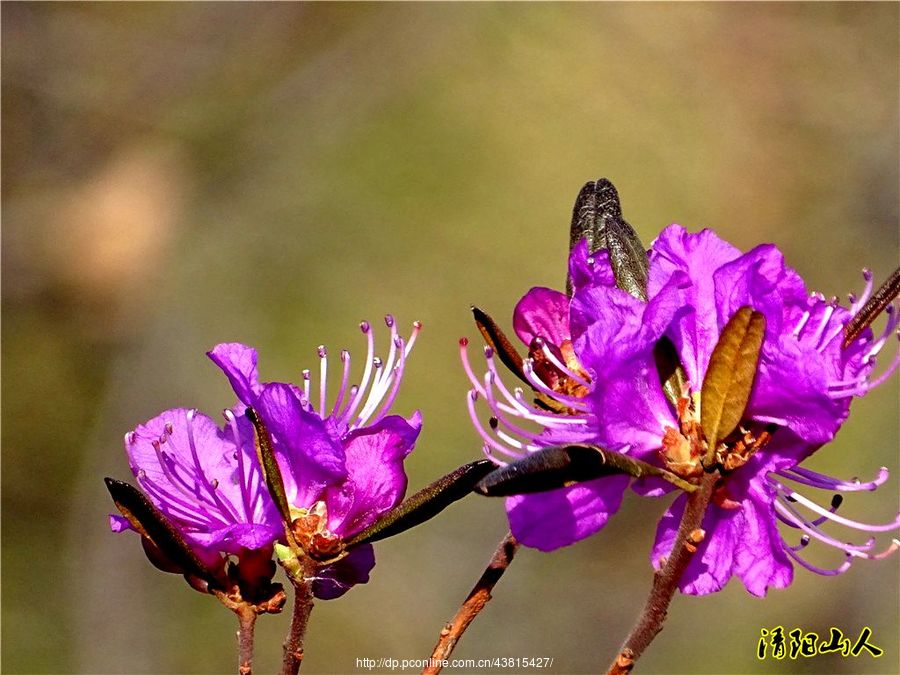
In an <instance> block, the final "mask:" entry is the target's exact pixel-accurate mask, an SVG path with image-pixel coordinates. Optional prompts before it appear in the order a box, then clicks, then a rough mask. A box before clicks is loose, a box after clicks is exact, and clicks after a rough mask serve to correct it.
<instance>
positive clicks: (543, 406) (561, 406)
mask: <svg viewBox="0 0 900 675" xmlns="http://www.w3.org/2000/svg"><path fill="white" fill-rule="evenodd" d="M468 344H469V341H468V340H467V339H466V338H462V339H460V341H459V345H460V356H461V358H462V363H463V368H464V370H465V372H466V375H467V376H468V378H469V381H470V382H471V383H472V387H473V388H472V389H470V390H469V392H468V395H467V403H468V408H469V415H470V417H471V418H472V422H473V424H474V426H475V429H476V430H477V431H478V433H479V434H480V435H481V438H482V440H483V441H484V445H483V446H482V450H483V452H484V454H485V456H486V457H487V458H488V459H490V460H491V461H493V462H494V463H495V464H497V465H499V466H506V464H507V461H506V459H502V458H500V457H498V456H497V453H499V454H500V455H502V456H504V457H505V458H507V459H509V460H511V461H515V460H517V459H521V458H522V457H523V456H525V454H526V453H529V452H534V451H536V450H539V449H540V448H541V447H545V446H546V445H547V444H548V443H547V441H546V440H544V439H542V438H541V436H542V435H543V434H545V433H547V432H553V431H557V432H563V431H564V432H565V433H566V438H567V440H568V441H571V442H574V441H576V440H588V439H589V438H590V434H589V433H587V431H586V430H587V427H588V426H589V425H590V421H591V419H592V418H593V415H592V414H591V413H590V412H589V411H588V406H587V405H586V403H585V402H584V400H583V396H584V395H585V394H586V393H587V392H588V391H589V390H590V387H591V382H590V378H589V376H588V375H587V373H586V372H585V371H584V370H583V369H582V368H581V367H580V366H579V365H577V362H573V359H574V354H572V356H571V358H566V361H567V362H565V363H564V362H563V360H561V359H560V358H559V357H557V355H556V354H555V353H554V351H553V349H551V348H550V346H548V345H547V344H546V342H545V341H544V340H542V339H540V338H536V339H535V340H534V341H533V342H532V349H531V355H530V356H529V358H527V359H525V360H524V361H523V364H522V376H523V377H524V378H525V380H526V381H527V382H528V384H529V385H530V386H531V388H532V389H533V391H534V392H535V394H536V396H537V399H536V400H535V401H531V400H529V399H528V397H527V396H526V394H525V391H524V390H523V389H522V388H521V387H515V388H514V389H513V390H512V391H510V390H509V389H508V388H507V386H506V385H505V384H504V383H503V380H502V378H501V377H500V374H499V373H498V372H497V364H496V359H495V355H494V350H493V348H491V347H485V348H484V357H485V360H486V362H487V372H486V373H485V374H484V377H483V378H479V377H477V376H476V375H475V373H474V371H473V369H472V366H471V363H470V362H469V356H468ZM551 366H552V369H551V368H550V367H551ZM479 399H484V401H485V402H486V403H487V406H488V408H489V409H490V412H491V416H490V419H489V422H488V428H485V426H484V425H483V424H482V422H481V420H480V418H479V416H478V412H477V410H476V407H475V404H476V402H477V401H478V400H479ZM554 411H555V412H554ZM560 413H562V414H560ZM523 425H524V426H523ZM579 436H582V437H583V438H581V439H578V437H579Z"/></svg>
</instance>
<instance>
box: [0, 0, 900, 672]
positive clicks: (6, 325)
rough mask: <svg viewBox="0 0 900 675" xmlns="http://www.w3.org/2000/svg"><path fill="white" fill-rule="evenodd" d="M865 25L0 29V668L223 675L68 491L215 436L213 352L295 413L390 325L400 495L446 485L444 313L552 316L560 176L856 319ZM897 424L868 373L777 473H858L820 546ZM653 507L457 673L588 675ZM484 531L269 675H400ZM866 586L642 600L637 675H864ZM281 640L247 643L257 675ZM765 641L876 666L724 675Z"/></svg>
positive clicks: (786, 667)
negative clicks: (253, 365)
mask: <svg viewBox="0 0 900 675" xmlns="http://www.w3.org/2000/svg"><path fill="white" fill-rule="evenodd" d="M898 27H900V5H898V4H896V3H885V4H856V3H850V4H817V3H816V4H789V5H779V4H527V5H525V4H522V5H511V4H458V5H447V4H385V5H380V4H379V5H375V4H230V3H225V4H219V3H189V4H154V3H150V4H143V3H141V4H131V3H128V4H93V3H88V4H68V3H60V4H55V3H54V4H51V3H47V4H44V3H34V4H32V3H4V5H3V24H2V38H3V41H2V43H3V44H2V56H3V72H2V86H3V88H2V105H3V132H4V133H3V158H2V159H3V164H2V169H3V186H2V187H3V193H2V196H3V207H4V208H3V216H4V229H3V250H2V255H3V279H2V281H3V324H2V330H3V334H2V337H3V343H2V356H3V366H4V371H3V382H2V394H3V439H2V440H3V456H2V495H3V504H2V506H3V509H2V536H3V539H2V564H3V568H2V569H3V597H2V600H3V606H2V609H3V615H2V619H3V621H2V645H3V668H4V671H5V672H9V673H71V672H75V673H220V672H230V671H233V670H234V664H235V662H236V656H235V649H234V630H235V628H236V622H235V621H234V618H233V616H232V615H231V614H230V613H228V612H227V611H225V610H224V609H223V608H221V607H220V606H219V605H218V604H217V603H216V602H215V601H214V600H213V599H211V598H209V597H207V596H202V595H200V594H198V593H195V592H193V591H191V590H189V589H188V587H187V586H186V585H185V584H184V583H183V581H182V580H181V579H179V578H178V577H176V576H173V575H164V574H161V573H159V572H157V571H156V570H154V569H153V568H152V567H151V566H150V564H149V563H148V562H147V561H146V559H145V558H144V556H143V553H142V552H141V550H140V546H139V545H138V539H137V537H135V536H125V535H119V536H117V535H113V534H111V533H110V532H109V531H108V527H107V520H106V516H107V513H109V511H110V510H111V508H112V504H111V502H110V500H109V498H108V495H107V493H106V490H105V488H104V485H103V481H102V478H103V476H105V475H111V476H115V477H118V478H130V472H129V471H128V468H127V463H126V460H125V455H124V451H123V448H122V442H121V438H122V435H123V434H124V433H125V432H126V431H127V430H129V429H130V428H132V427H133V426H134V425H136V424H137V423H139V422H142V421H144V420H146V419H147V418H149V417H151V416H153V415H155V414H156V413H158V412H159V411H161V410H163V409H165V408H169V407H174V406H196V407H198V408H200V409H202V410H204V411H206V412H207V413H210V414H213V415H218V411H219V410H221V409H222V408H223V407H225V406H227V405H230V404H231V402H232V394H231V392H230V388H229V386H228V383H227V381H226V380H225V378H223V377H222V376H221V375H220V374H219V373H218V372H217V370H216V368H215V367H214V366H213V365H212V364H211V363H210V362H209V361H208V360H207V359H206V357H205V356H204V352H205V351H206V350H207V349H209V348H210V347H211V346H212V345H213V344H215V343H217V342H221V341H231V340H240V341H244V342H247V343H249V344H251V345H255V346H257V347H258V348H259V349H260V351H261V367H262V375H263V378H264V379H269V380H271V379H281V380H284V379H295V378H296V377H297V376H298V374H299V372H300V370H301V369H302V368H304V367H310V366H312V365H314V364H315V363H316V358H315V347H316V345H318V344H320V343H325V344H327V345H330V346H331V347H332V348H333V349H339V348H341V347H348V348H350V349H351V350H354V353H357V354H358V353H360V352H361V350H362V349H363V341H362V339H361V338H360V335H359V333H358V330H357V328H356V324H357V322H358V321H359V320H360V319H362V318H368V319H370V320H372V321H375V320H378V318H379V317H380V315H382V314H384V313H385V312H388V311H390V312H393V313H394V314H395V315H396V316H397V318H398V321H399V322H400V324H401V325H402V326H407V327H408V326H409V324H410V323H411V322H412V321H413V320H415V319H418V320H421V321H422V322H423V323H424V326H425V329H424V331H423V333H422V335H421V336H420V341H419V343H418V346H417V347H416V349H415V351H414V353H413V355H412V359H411V361H410V364H409V368H408V370H407V375H406V378H405V382H404V388H403V391H402V395H401V397H400V399H399V401H398V404H397V408H396V410H397V411H399V412H409V411H411V410H412V409H413V408H415V407H418V408H421V410H422V412H423V414H424V417H425V429H424V432H423V435H422V437H421V439H420V442H419V445H418V447H417V449H416V451H415V453H414V454H413V455H412V456H411V457H410V459H409V460H408V467H409V475H410V487H411V488H413V489H417V488H418V487H420V486H422V485H423V484H425V483H426V482H428V481H430V480H432V479H434V478H435V477H437V476H438V475H441V474H443V473H445V472H447V471H449V470H451V469H453V468H455V467H456V466H458V465H460V464H462V463H464V462H467V461H470V460H472V459H474V458H477V457H478V456H479V447H480V444H479V441H478V439H477V436H476V434H475V432H474V431H473V430H472V429H471V427H470V423H469V420H468V416H467V413H466V410H465V403H464V401H465V392H466V390H467V383H466V380H465V377H464V375H463V373H462V369H461V367H460V365H459V361H458V357H457V340H458V338H459V337H460V336H462V335H467V336H469V337H470V338H473V339H474V338H475V337H476V336H477V333H476V331H475V329H474V328H473V326H472V324H471V320H470V315H469V311H468V307H469V304H470V303H478V304H479V305H480V306H481V307H483V308H485V309H486V310H488V311H489V312H491V313H492V314H493V315H494V316H495V317H496V318H497V319H498V320H499V321H501V323H503V325H505V326H507V327H508V326H509V321H510V319H509V317H510V315H511V311H512V308H513V306H514V305H515V303H516V301H517V300H518V298H519V297H520V296H521V295H522V293H523V292H524V291H525V290H527V289H528V288H529V287H530V286H533V285H550V286H554V287H561V286H562V284H563V283H564V275H565V260H566V245H567V236H568V222H569V217H570V212H571V211H570V210H571V206H572V202H573V200H574V198H575V195H576V194H577V192H578V189H579V188H580V187H581V185H582V184H583V183H584V182H585V181H587V180H590V179H594V178H596V177H598V176H601V175H602V176H608V177H610V178H611V179H612V180H613V181H614V182H615V184H616V185H617V187H618V188H619V191H620V194H621V197H622V201H623V206H624V211H625V215H626V218H627V219H628V220H629V221H630V222H631V224H632V225H634V226H635V228H636V229H637V230H638V232H639V233H640V235H641V236H642V238H643V239H644V241H645V243H648V244H649V242H650V241H652V239H653V237H654V236H655V233H657V232H658V231H659V230H660V229H661V228H662V227H663V226H665V225H666V224H668V223H670V222H680V223H682V224H684V225H686V226H687V227H689V228H690V229H694V230H697V229H700V228H702V227H707V226H709V227H714V228H716V229H717V230H718V232H719V233H720V234H721V235H722V236H723V237H725V238H726V239H728V240H730V241H731V242H733V243H734V244H735V245H737V246H739V247H741V248H743V249H749V248H751V247H752V246H754V245H756V244H757V243H759V242H761V241H772V242H775V243H777V244H778V245H779V246H780V247H781V248H782V249H783V250H784V251H785V253H786V256H787V258H788V261H789V262H790V263H791V264H792V265H794V266H795V267H796V268H797V269H798V270H799V271H800V273H801V274H802V275H803V276H804V277H805V279H806V280H807V282H808V284H809V286H810V288H812V289H817V290H820V291H822V292H823V293H825V294H826V295H835V294H838V295H842V296H843V295H844V294H845V293H846V292H847V291H851V290H854V291H855V290H859V289H860V287H861V277H860V274H859V270H860V268H862V267H863V266H866V265H867V266H870V267H872V268H873V269H874V270H875V272H876V276H877V278H878V279H879V280H881V279H883V278H885V277H886V276H887V275H888V274H889V273H890V272H891V271H892V270H893V269H894V268H895V267H896V266H897V263H898V257H900V256H898V249H900V237H898V209H900V197H898V185H900V180H898V178H900V177H898V156H900V123H898V110H900V98H898V97H900V93H898V92H900V78H898V63H900V45H898ZM381 335H382V336H383V334H381ZM892 353H893V352H892V350H889V351H888V354H892ZM898 393H900V379H898V378H897V377H896V376H895V377H894V378H893V379H892V380H891V381H890V382H889V383H888V384H887V385H885V386H883V387H881V389H880V390H878V391H876V392H875V393H873V394H872V395H870V396H869V397H867V398H866V399H864V400H861V401H859V402H857V403H856V404H855V405H854V414H853V416H852V418H851V420H850V421H849V422H848V424H847V425H846V426H845V428H844V429H843V431H842V432H841V434H840V435H839V437H838V440H837V442H835V443H834V444H832V445H831V446H830V447H827V448H826V449H825V450H823V451H822V452H820V453H819V454H818V455H817V456H816V457H815V458H814V459H813V460H812V461H811V462H810V464H809V466H810V467H811V468H818V469H820V470H825V471H831V472H834V473H837V474H839V475H842V476H844V477H847V478H849V477H851V476H853V475H859V476H862V477H869V476H872V475H874V474H875V472H876V470H877V468H878V467H879V466H881V465H886V466H888V467H889V468H891V470H892V472H893V476H892V479H891V482H889V483H888V484H887V485H886V486H885V487H884V488H882V489H881V490H880V491H879V492H877V493H875V494H868V493H866V494H856V495H851V496H849V498H848V499H847V500H846V502H845V505H844V507H842V512H843V513H844V514H845V515H848V516H850V517H859V518H862V519H865V520H867V521H869V522H874V521H881V522H883V521H887V520H890V518H891V517H892V516H893V515H894V514H895V513H896V511H895V510H896V508H897V485H898V476H900V474H898V444H900V439H898V406H900V404H898ZM666 501H667V500H666ZM665 505H666V503H665V502H664V501H661V500H660V501H657V500H639V499H638V498H636V497H634V496H630V497H628V498H626V501H625V504H624V506H623V509H622V512H621V514H620V515H619V516H618V517H617V518H615V519H614V521H613V522H612V523H611V525H610V526H609V527H607V528H606V529H605V530H604V531H603V532H601V533H600V534H599V535H597V536H595V537H593V538H591V539H589V540H587V541H584V542H581V543H579V544H577V545H575V546H572V547H569V548H566V549H564V550H560V551H558V552H555V553H552V554H540V553H538V552H536V551H532V550H523V551H522V552H521V553H520V555H519V556H518V558H517V560H516V561H515V562H514V564H513V566H512V567H511V568H510V570H509V572H508V573H507V575H506V577H504V578H503V580H502V581H501V582H500V584H499V586H498V587H497V589H496V593H495V599H494V600H493V602H492V603H491V604H490V605H489V606H488V607H487V609H486V610H485V612H484V613H483V614H482V615H481V616H480V617H479V618H478V619H477V621H476V622H475V624H474V625H473V627H472V628H471V630H470V631H469V633H468V634H467V635H466V636H465V638H464V639H463V641H462V642H461V643H460V646H459V648H458V649H457V651H456V653H455V656H456V657H459V658H489V657H505V656H531V657H540V656H547V657H553V658H554V665H553V669H552V670H553V672H559V673H587V672H596V671H597V670H599V669H600V668H603V667H605V665H606V664H607V663H608V661H609V659H610V658H611V657H612V656H613V654H614V653H615V651H616V649H617V648H618V646H619V644H620V643H621V641H622V639H623V638H624V636H625V635H626V633H627V631H628V629H629V628H630V627H631V625H632V623H633V621H634V618H635V616H636V614H637V610H638V608H639V607H640V605H641V604H642V603H643V601H644V598H645V596H646V592H647V590H648V588H649V583H650V571H649V565H648V552H649V549H650V544H651V541H652V539H653V533H654V531H655V525H656V520H657V519H658V517H659V515H660V514H661V513H662V511H663V510H664V508H665ZM505 530H506V520H505V514H504V511H503V505H502V502H501V501H499V500H497V501H491V500H487V499H481V498H475V497H472V498H470V499H468V500H466V501H464V502H463V503H461V504H458V505H456V506H454V507H452V508H451V509H450V510H448V511H446V512H445V513H444V514H442V515H441V516H439V517H438V518H437V519H435V520H433V521H431V522H430V523H428V524H426V525H424V526H422V527H420V528H418V529H416V530H414V531H412V532H410V533H408V534H407V535H404V536H402V537H398V538H395V539H390V540H387V541H385V542H382V543H380V544H378V546H377V556H378V565H377V566H376V568H375V570H374V572H373V575H372V580H371V582H370V583H369V584H368V585H366V586H362V587H358V588H356V589H354V590H353V591H352V592H350V593H349V594H348V595H346V596H345V597H343V598H341V599H339V600H335V601H332V602H320V603H318V604H317V606H316V608H315V610H314V612H313V615H312V621H311V626H310V630H309V633H308V636H307V658H306V661H305V662H304V667H303V672H308V673H332V672H334V673H337V672H354V671H355V669H356V658H361V657H370V658H372V657H374V658H377V657H392V658H398V659H403V658H424V657H426V656H427V655H428V654H429V653H430V650H431V647H432V645H433V643H434V641H435V639H436V638H437V634H438V631H439V630H440V628H441V626H442V624H443V623H444V622H445V621H446V620H447V619H448V618H449V617H450V616H451V615H452V614H453V612H454V611H455V609H456V607H457V606H458V604H459V602H460V601H461V600H462V599H463V598H464V597H465V595H466V593H467V592H468V590H469V588H470V587H471V584H472V583H473V582H474V580H475V579H476V578H477V577H478V575H479V574H480V573H481V571H482V569H483V566H484V564H485V563H486V561H487V560H488V558H489V556H490V554H491V552H492V551H493V548H494V546H495V544H496V542H497V541H498V540H499V539H500V538H501V537H502V535H503V534H504V532H505ZM814 558H815V557H814ZM815 559H816V560H817V561H819V562H822V563H823V564H826V563H831V564H836V563H837V562H839V561H836V560H835V559H834V558H821V559H820V558H815ZM898 560H900V558H898V557H897V556H895V557H894V558H892V559H890V560H886V561H881V562H865V561H860V562H857V563H856V564H855V565H854V566H853V568H852V569H851V570H850V572H848V573H847V574H844V575H842V576H839V577H836V578H822V577H818V576H816V575H814V574H812V573H809V572H806V571H804V570H802V569H798V570H797V572H796V577H795V581H794V584H793V585H792V586H791V587H790V588H789V589H787V590H784V591H775V592H772V593H770V596H769V597H768V598H766V599H765V600H759V599H757V598H754V597H752V596H750V595H749V594H748V593H747V592H746V591H745V590H744V588H743V586H742V585H741V584H740V583H738V582H736V581H733V582H732V583H731V584H730V585H729V586H728V588H727V589H726V590H725V591H723V592H721V593H719V594H717V595H715V596H713V597H706V598H699V599H698V598H692V597H680V596H679V597H676V599H675V601H674V603H673V605H672V609H671V613H670V619H669V622H668V624H667V626H666V628H665V630H664V631H663V633H662V634H661V635H660V636H659V637H658V639H657V640H656V642H655V643H654V644H653V645H652V646H651V648H650V649H649V651H648V652H647V654H646V656H645V658H644V659H643V660H642V662H641V663H640V671H639V672H648V673H649V672H656V673H674V672H695V673H725V672H741V673H745V672H746V673H751V672H759V673H788V672H817V673H818V672H846V673H876V672H897V671H898V669H900V664H898V658H900V657H898V654H900V652H898V649H900V647H898V626H900V616H898V612H900V610H898V602H897V600H898ZM287 621H288V617H287V616H279V617H274V618H273V617H263V618H262V619H261V620H260V622H259V625H258V628H257V635H258V638H257V659H256V665H257V670H258V672H260V673H264V672H272V671H274V670H276V668H277V667H278V664H279V662H280V643H281V640H282V637H283V634H284V631H285V630H286V627H287ZM776 625H782V626H784V627H785V628H786V629H787V630H790V629H792V628H802V629H804V630H807V631H810V630H812V631H818V632H820V633H823V634H826V633H827V631H828V627H829V626H832V625H833V626H836V627H839V628H841V629H842V630H844V632H845V633H847V634H849V635H852V636H854V637H855V636H856V635H858V633H859V631H860V629H861V628H862V627H863V626H865V625H868V626H870V627H871V628H872V629H873V631H874V636H873V638H872V639H873V641H874V642H875V643H876V644H878V645H879V646H881V647H883V648H884V649H885V650H886V654H885V656H884V657H882V658H881V659H879V660H877V661H876V660H874V659H872V658H870V657H869V656H868V655H866V654H864V655H863V656H861V657H860V658H858V659H850V658H848V659H845V658H842V657H840V656H837V657H834V656H831V657H817V658H815V659H807V660H798V661H794V662H792V661H787V660H786V661H783V662H775V661H758V660H757V659H756V656H755V651H756V644H757V639H758V638H759V634H760V633H759V632H760V629H761V628H767V627H768V628H770V627H774V626H776ZM507 672H508V671H507Z"/></svg>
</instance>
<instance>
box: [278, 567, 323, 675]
mask: <svg viewBox="0 0 900 675" xmlns="http://www.w3.org/2000/svg"><path fill="white" fill-rule="evenodd" d="M300 567H301V572H300V574H299V575H298V576H297V577H295V576H294V575H291V574H288V578H289V579H290V580H291V584H293V586H294V591H295V593H294V611H293V615H292V616H291V629H290V631H289V632H288V635H287V637H286V638H285V640H284V659H283V660H282V662H281V673H282V675H297V672H298V671H299V670H300V664H301V663H302V662H303V637H304V635H306V625H307V623H308V622H309V615H310V613H311V612H312V608H313V593H312V584H313V582H312V577H313V576H314V574H315V569H314V563H312V561H311V560H310V559H309V558H308V557H304V558H303V561H302V563H301V565H300Z"/></svg>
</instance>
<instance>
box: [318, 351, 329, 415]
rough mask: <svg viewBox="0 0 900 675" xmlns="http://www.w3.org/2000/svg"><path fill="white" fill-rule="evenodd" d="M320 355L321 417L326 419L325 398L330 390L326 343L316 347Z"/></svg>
mask: <svg viewBox="0 0 900 675" xmlns="http://www.w3.org/2000/svg"><path fill="white" fill-rule="evenodd" d="M316 353H317V354H318V355H319V417H321V418H322V419H325V398H326V394H327V392H328V350H327V349H325V345H319V346H318V347H317V348H316Z"/></svg>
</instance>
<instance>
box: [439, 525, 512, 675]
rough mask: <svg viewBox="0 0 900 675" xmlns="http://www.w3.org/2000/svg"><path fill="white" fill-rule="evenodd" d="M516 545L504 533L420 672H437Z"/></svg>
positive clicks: (483, 603) (498, 579)
mask: <svg viewBox="0 0 900 675" xmlns="http://www.w3.org/2000/svg"><path fill="white" fill-rule="evenodd" d="M518 547H519V542H517V541H516V538H515V537H513V536H512V533H507V535H506V536H505V537H504V538H503V540H502V541H501V542H500V545H499V546H498V547H497V550H496V551H494V555H493V556H492V557H491V561H490V563H488V566H487V569H485V570H484V573H483V574H482V575H481V578H480V579H479V580H478V582H477V583H476V584H475V586H474V587H473V588H472V590H471V592H470V593H469V595H468V597H467V598H466V599H465V602H463V604H462V606H461V607H460V608H459V611H457V612H456V616H454V617H453V619H451V620H450V622H449V623H448V624H446V625H445V626H444V628H443V629H442V630H441V636H440V638H438V641H437V644H436V645H435V646H434V650H433V651H432V652H431V658H430V659H429V662H428V665H427V666H426V667H425V669H424V670H423V671H422V675H437V674H438V673H440V672H441V668H443V662H444V661H446V660H448V659H449V658H450V655H451V654H452V653H453V649H454V648H455V647H456V643H457V642H459V640H460V638H462V635H463V633H465V632H466V629H467V628H468V627H469V624H470V623H472V622H473V621H474V620H475V617H476V616H478V613H479V612H481V610H482V609H484V606H485V605H486V604H487V603H488V600H490V599H491V591H492V590H493V588H494V586H496V585H497V582H498V581H500V577H502V576H503V573H504V572H506V568H507V567H509V564H510V563H511V562H512V559H513V556H514V555H515V554H516V549H517V548H518Z"/></svg>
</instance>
